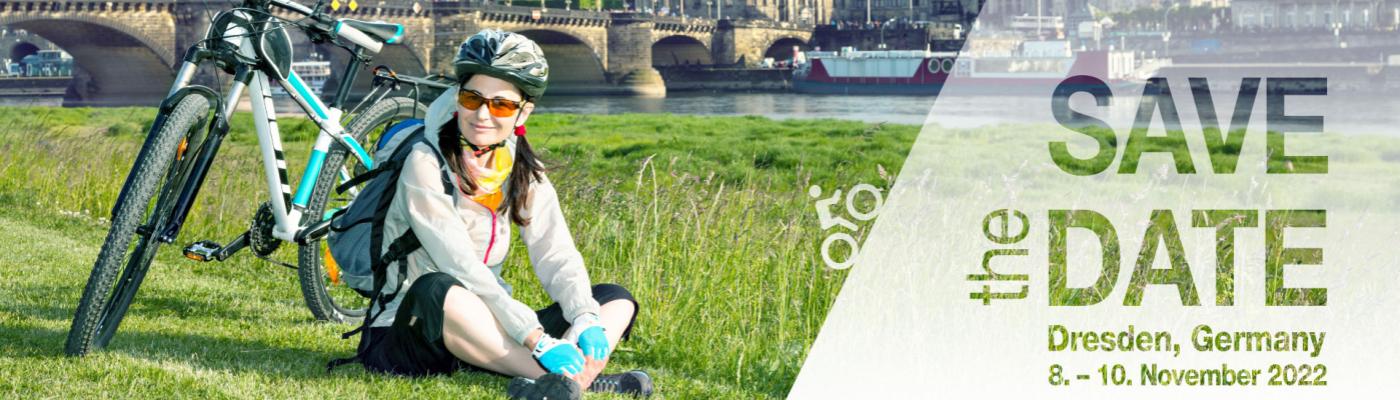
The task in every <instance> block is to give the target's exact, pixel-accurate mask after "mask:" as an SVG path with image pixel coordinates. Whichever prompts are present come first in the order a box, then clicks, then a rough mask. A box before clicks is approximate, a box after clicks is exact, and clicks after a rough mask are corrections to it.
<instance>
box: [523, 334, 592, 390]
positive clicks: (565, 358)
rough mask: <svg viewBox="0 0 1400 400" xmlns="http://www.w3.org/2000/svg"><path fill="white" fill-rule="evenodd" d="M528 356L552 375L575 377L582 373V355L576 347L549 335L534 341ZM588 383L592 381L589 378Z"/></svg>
mask: <svg viewBox="0 0 1400 400" xmlns="http://www.w3.org/2000/svg"><path fill="white" fill-rule="evenodd" d="M530 355H531V356H534V357H535V359H536V360H539V362H540V365H543V366H544V369H545V370H546V371H549V372H552V373H556V374H564V375H566V376H569V377H576V376H578V375H579V373H581V372H583V366H584V365H583V363H584V360H583V353H581V352H579V350H578V347H575V346H574V344H573V343H569V342H566V341H563V340H559V339H555V338H552V337H549V335H543V334H542V335H540V336H539V340H537V341H536V343H535V346H534V349H533V350H532V351H530ZM595 377H596V374H595ZM575 379H577V378H575ZM588 382H589V383H592V382H593V379H592V378H590V379H589V380H588ZM580 383H582V382H580Z"/></svg>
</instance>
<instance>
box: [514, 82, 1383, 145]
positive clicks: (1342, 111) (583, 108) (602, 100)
mask: <svg viewBox="0 0 1400 400" xmlns="http://www.w3.org/2000/svg"><path fill="white" fill-rule="evenodd" d="M1186 93H1189V92H1186ZM1178 97H1179V98H1177V99H1176V103H1177V106H1178V108H1181V109H1183V112H1184V111H1185V109H1189V108H1190V107H1192V104H1193V102H1192V99H1191V97H1190V95H1189V94H1183V95H1181V96H1178ZM1216 97H1217V100H1216V106H1217V108H1220V109H1221V110H1222V111H1220V112H1221V117H1220V118H1221V120H1222V123H1226V122H1228V121H1229V118H1230V115H1229V114H1228V112H1229V108H1226V107H1227V106H1228V105H1232V104H1234V93H1233V92H1229V93H1222V94H1217V95H1216ZM1259 97H1260V98H1259V99H1258V100H1257V102H1256V108H1255V110H1254V115H1253V118H1252V119H1251V126H1253V125H1254V124H1256V123H1258V124H1262V123H1264V121H1265V119H1266V118H1265V117H1266V116H1265V113H1266V107H1265V106H1264V103H1265V101H1264V99H1263V97H1264V94H1263V93H1262V91H1261V93H1260V95H1259ZM935 99H936V98H935V97H931V96H853V95H809V94H799V93H672V94H670V95H668V96H667V97H665V98H632V97H605V96H598V97H585V96H553V97H550V96H545V97H544V98H542V99H541V102H540V105H539V109H538V111H537V112H548V113H568V114H626V113H671V114H700V115H758V116H764V117H768V118H772V119H779V120H781V119H788V118H834V119H844V120H855V121H865V122H879V123H896V124H910V125H923V124H924V123H926V122H932V123H937V124H940V125H943V126H955V127H956V126H980V125H986V124H999V123H1054V121H1045V120H1033V119H1032V118H1033V116H1035V115H1043V114H1041V113H1033V112H1026V111H1027V110H1029V109H1031V108H1032V107H1045V104H1046V102H1045V99H1044V98H1036V97H1026V96H965V97H958V98H956V99H953V98H949V99H948V100H947V101H941V102H935ZM1140 99H1141V96H1131V95H1119V96H1117V97H1114V99H1113V101H1112V102H1111V103H1110V104H1109V105H1108V106H1107V107H1106V111H1104V113H1106V115H1101V116H1102V117H1104V119H1106V120H1124V118H1123V117H1124V116H1127V118H1126V120H1131V119H1132V116H1133V115H1134V114H1135V113H1136V112H1137V108H1138V106H1139V104H1138V101H1139V100H1140ZM1076 104H1078V103H1076ZM1075 109H1076V110H1084V111H1085V112H1086V113H1091V115H1092V112H1091V111H1090V110H1093V108H1092V107H1080V106H1076V107H1075ZM1286 110H1287V113H1288V115H1321V116H1324V117H1325V118H1326V124H1325V126H1326V130H1327V131H1329V132H1339V133H1347V134H1379V135H1391V136H1400V96H1386V95H1383V94H1365V93H1339V92H1333V93H1331V94H1329V95H1327V96H1296V97H1290V98H1289V99H1288V102H1287V106H1286ZM931 113H932V118H930V115H931ZM1186 116H1187V115H1186V114H1183V117H1186ZM1192 117H1194V116H1193V115H1192ZM1152 123H1153V124H1161V120H1160V117H1157V116H1154V117H1153V122H1152ZM1196 125H1197V124H1191V123H1189V122H1188V123H1187V126H1196ZM1158 126H1160V125H1158Z"/></svg>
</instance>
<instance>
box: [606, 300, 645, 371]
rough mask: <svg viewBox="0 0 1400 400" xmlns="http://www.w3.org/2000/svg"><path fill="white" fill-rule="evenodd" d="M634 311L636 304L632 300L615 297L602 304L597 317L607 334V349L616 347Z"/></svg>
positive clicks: (635, 310) (630, 321)
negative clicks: (615, 298)
mask: <svg viewBox="0 0 1400 400" xmlns="http://www.w3.org/2000/svg"><path fill="white" fill-rule="evenodd" d="M636 313H637V304H636V303H633V302H632V300H627V299H617V300H613V301H609V302H608V303H607V304H603V305H602V307H601V309H600V310H599V311H598V314H599V315H598V319H599V320H602V322H601V323H602V324H603V331H604V332H605V333H607V335H608V348H609V349H613V350H616V349H617V342H619V341H621V340H622V333H623V332H625V331H627V325H629V324H631V323H632V315H634V314H636ZM609 358H611V357H609Z"/></svg>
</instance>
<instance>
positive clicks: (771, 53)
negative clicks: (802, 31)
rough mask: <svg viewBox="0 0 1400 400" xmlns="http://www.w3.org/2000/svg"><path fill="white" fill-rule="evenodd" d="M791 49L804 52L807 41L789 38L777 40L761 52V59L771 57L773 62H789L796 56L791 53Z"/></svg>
mask: <svg viewBox="0 0 1400 400" xmlns="http://www.w3.org/2000/svg"><path fill="white" fill-rule="evenodd" d="M793 47H797V48H799V49H803V50H806V49H807V48H808V46H807V41H805V40H802V38H798V37H791V36H788V37H782V38H778V39H777V40H774V41H773V44H770V45H768V49H766V50H764V51H763V57H772V58H773V60H774V61H787V60H791V59H792V58H793V56H795V55H796V54H794V53H793V51H792V49H793Z"/></svg>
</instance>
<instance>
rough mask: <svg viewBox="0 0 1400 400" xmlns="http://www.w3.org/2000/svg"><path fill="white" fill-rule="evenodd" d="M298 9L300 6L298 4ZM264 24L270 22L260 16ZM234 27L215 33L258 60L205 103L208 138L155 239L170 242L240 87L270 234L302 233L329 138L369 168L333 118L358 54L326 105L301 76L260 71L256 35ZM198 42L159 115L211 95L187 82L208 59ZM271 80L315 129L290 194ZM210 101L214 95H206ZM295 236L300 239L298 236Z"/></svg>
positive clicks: (369, 161)
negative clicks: (186, 98)
mask: <svg viewBox="0 0 1400 400" xmlns="http://www.w3.org/2000/svg"><path fill="white" fill-rule="evenodd" d="M272 4H274V5H282V6H284V7H286V5H285V4H288V3H286V2H283V1H279V0H273V1H272ZM291 4H293V5H294V6H297V7H300V5H295V4H294V3H291ZM301 8H302V9H305V7H301ZM307 11H308V12H309V9H307ZM264 23H265V24H266V23H271V22H266V21H264ZM274 29H286V26H285V25H284V26H280V27H276V28H274ZM351 29H353V28H351ZM211 30H212V28H211ZM237 30H243V28H242V27H232V28H230V31H229V32H227V33H223V32H221V33H219V34H221V35H223V36H222V37H224V38H227V37H238V36H242V37H241V39H240V40H239V41H240V43H239V44H238V47H237V49H238V50H237V51H238V52H239V53H241V54H242V55H243V56H244V57H248V58H253V59H257V60H258V62H255V63H247V64H239V65H237V66H236V70H235V72H234V80H233V82H232V84H231V85H230V86H229V89H228V91H227V92H226V93H225V95H224V96H223V98H222V99H217V100H220V101H217V102H215V101H211V104H215V105H216V107H215V108H216V109H215V116H214V118H213V120H212V121H210V125H209V127H208V129H209V135H208V136H207V137H208V139H206V140H204V142H203V143H202V144H201V145H200V149H199V153H197V154H196V155H195V156H196V158H195V159H194V160H193V162H195V163H196V164H195V165H194V169H193V170H192V171H191V174H192V175H191V176H190V178H189V179H188V180H186V182H185V186H184V187H183V188H181V189H180V190H181V191H180V195H179V197H178V198H177V201H176V203H175V208H174V209H173V212H174V217H175V218H172V219H170V222H169V223H168V224H167V225H166V226H164V227H156V228H159V229H158V230H157V231H156V232H159V233H160V237H159V238H160V240H161V241H164V242H166V243H172V242H174V240H175V237H176V236H177V235H178V232H179V229H180V227H181V226H182V225H183V223H184V220H185V218H186V217H187V214H188V212H189V209H190V207H191V205H192V203H193V201H194V198H195V195H196V194H197V193H198V191H199V188H200V187H201V186H202V185H203V181H204V177H205V175H206V173H207V171H208V166H209V165H210V164H211V163H212V160H213V158H214V156H215V155H216V153H217V151H218V147H219V145H220V144H221V143H222V139H223V137H224V136H225V135H226V134H227V131H228V129H229V127H228V124H227V121H228V117H229V116H231V115H232V114H233V112H234V109H235V108H236V107H237V105H238V100H239V99H240V97H241V96H242V95H243V92H244V91H247V92H248V95H249V98H250V99H251V105H252V111H253V124H254V128H255V130H256V132H257V137H258V147H259V150H260V152H261V154H262V158H263V173H264V178H265V181H266V184H267V189H268V190H267V193H268V198H267V200H268V202H269V203H270V204H271V208H272V211H273V217H274V220H275V221H276V225H275V227H274V229H273V231H272V233H273V236H274V237H276V238H277V239H281V240H284V241H292V242H296V241H297V239H298V237H299V235H298V233H302V232H301V231H303V230H304V229H305V228H306V226H303V225H302V224H301V223H300V221H301V219H302V213H303V212H304V210H305V209H306V208H307V206H308V203H309V202H310V200H311V192H312V191H313V190H314V189H315V187H316V183H317V182H316V181H317V179H318V177H319V176H320V173H321V168H322V167H323V165H324V164H325V159H326V155H327V154H328V153H329V151H330V147H331V145H332V144H333V143H334V142H337V141H339V142H340V143H341V144H343V145H344V146H345V147H346V148H347V149H349V150H350V154H351V155H353V156H354V157H356V158H357V159H358V160H359V162H360V163H361V165H364V166H365V167H366V168H373V165H374V160H373V157H372V156H371V155H370V154H369V153H368V152H367V151H366V150H365V148H364V146H362V145H360V143H359V142H357V141H356V140H355V139H354V138H353V137H351V136H350V135H349V134H348V133H346V131H345V127H344V126H342V125H341V122H340V118H341V116H342V115H343V113H344V111H343V110H342V109H341V107H342V106H343V104H344V100H345V97H346V95H347V94H348V92H349V90H350V87H351V83H352V82H353V78H354V77H355V75H356V74H357V72H358V71H359V67H360V64H359V63H360V61H359V55H360V54H359V53H357V54H356V57H353V58H352V59H351V60H350V62H349V65H347V67H346V70H345V73H344V76H343V78H342V79H341V85H340V87H339V88H338V91H337V93H336V96H335V98H334V100H333V105H330V106H328V105H326V104H325V103H323V102H322V101H321V99H320V98H319V97H317V96H316V95H315V94H314V93H312V92H311V89H310V88H309V87H307V85H306V82H305V81H304V80H302V79H301V77H299V76H297V74H296V72H295V71H291V70H289V71H287V72H286V78H283V77H281V76H280V75H278V74H276V71H267V70H265V68H264V65H265V63H263V62H262V61H263V60H262V59H261V58H260V57H257V56H256V55H255V54H252V51H251V50H247V49H251V48H252V46H254V45H255V44H254V43H253V40H254V38H257V37H258V36H256V35H250V34H249V32H246V31H242V32H239V31H237ZM342 33H343V32H342ZM209 36H210V37H213V36H214V33H213V32H211V33H210V35H209ZM221 40H223V39H221ZM202 45H203V44H202V43H201V44H199V45H196V46H194V47H191V49H190V51H189V52H188V53H187V55H186V57H185V60H184V61H183V63H182V64H181V67H180V70H179V72H178V73H177V74H176V79H175V82H174V83H173V84H172V85H171V89H170V92H169V96H168V97H167V99H166V102H165V103H164V104H163V105H162V114H161V115H162V116H163V115H164V112H167V111H168V110H167V109H166V108H167V107H170V108H173V107H174V106H175V104H177V103H178V101H179V99H180V98H182V97H183V95H188V94H192V93H199V94H200V95H205V96H210V95H213V94H214V92H213V90H210V89H208V88H206V87H203V86H198V85H191V84H190V81H191V80H192V78H193V76H194V73H195V71H196V70H197V69H198V67H199V65H200V64H201V63H204V62H207V61H209V60H210V59H212V58H214V57H213V56H211V55H210V54H208V53H209V52H208V51H206V49H203V48H201V47H200V46H202ZM272 83H276V84H277V85H279V86H281V87H282V89H283V90H285V91H286V92H287V94H288V95H289V97H291V99H292V100H293V101H295V102H296V104H297V105H298V106H299V107H300V108H301V110H302V111H303V112H304V113H305V115H306V116H307V117H309V118H310V119H311V120H312V122H314V123H315V124H316V126H317V127H318V128H319V133H318V134H317V136H316V141H315V143H314V145H313V147H312V151H311V156H310V157H309V159H308V160H307V164H306V168H305V169H304V170H303V172H302V176H301V179H300V180H299V182H298V184H297V188H296V192H295V193H293V192H292V189H291V186H290V185H289V182H288V179H287V162H286V158H285V156H284V153H283V151H282V138H281V134H280V130H279V128H278V126H277V120H276V112H275V108H274V103H273V98H272V88H271V84H272ZM182 94H183V95H182ZM211 100H216V99H213V98H211ZM161 119H163V118H158V119H157V123H156V124H154V125H153V127H152V129H156V127H158V126H159V125H160V123H159V122H160V120H161ZM340 176H341V179H342V181H344V180H348V179H349V172H348V171H344V170H343V169H342V171H341V173H340ZM124 195H125V194H123V195H122V196H121V197H124ZM119 198H120V197H119ZM118 202H119V203H120V200H118ZM302 238H303V239H305V238H304V236H303V237H302Z"/></svg>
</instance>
